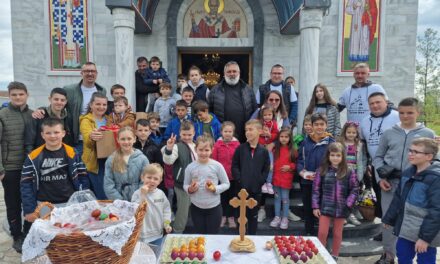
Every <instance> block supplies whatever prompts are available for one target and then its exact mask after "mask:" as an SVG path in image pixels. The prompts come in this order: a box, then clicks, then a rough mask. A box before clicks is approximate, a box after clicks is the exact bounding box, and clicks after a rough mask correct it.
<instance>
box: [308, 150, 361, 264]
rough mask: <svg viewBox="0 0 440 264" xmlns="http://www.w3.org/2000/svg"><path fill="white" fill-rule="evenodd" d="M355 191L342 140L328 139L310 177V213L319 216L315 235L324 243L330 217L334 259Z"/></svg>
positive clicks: (354, 179)
mask: <svg viewBox="0 0 440 264" xmlns="http://www.w3.org/2000/svg"><path fill="white" fill-rule="evenodd" d="M358 191H359V185H358V181H357V178H356V173H355V172H354V171H353V170H351V169H349V168H348V166H347V163H346V155H345V147H344V145H343V144H342V143H339V142H335V143H331V144H330V145H329V146H328V148H327V151H326V153H325V157H324V159H323V161H322V165H321V167H320V168H319V169H318V170H317V171H316V174H315V179H314V180H313V193H312V208H313V215H315V217H317V218H319V231H318V239H319V241H321V243H322V244H323V245H324V246H326V244H327V235H328V229H329V227H330V222H331V221H332V220H333V247H332V248H333V249H332V256H333V258H334V259H335V260H336V259H337V258H338V256H339V249H340V247H341V242H342V229H343V227H344V222H345V218H347V216H348V214H349V213H350V209H351V208H352V207H353V206H354V204H355V202H356V199H357V196H358Z"/></svg>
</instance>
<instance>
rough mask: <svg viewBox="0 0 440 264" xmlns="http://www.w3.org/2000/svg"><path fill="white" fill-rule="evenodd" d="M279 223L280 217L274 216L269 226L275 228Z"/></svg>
mask: <svg viewBox="0 0 440 264" xmlns="http://www.w3.org/2000/svg"><path fill="white" fill-rule="evenodd" d="M280 223H281V218H280V217H279V216H275V217H274V218H273V220H272V221H270V224H269V225H270V226H271V227H274V228H277V227H278V226H279V225H280Z"/></svg>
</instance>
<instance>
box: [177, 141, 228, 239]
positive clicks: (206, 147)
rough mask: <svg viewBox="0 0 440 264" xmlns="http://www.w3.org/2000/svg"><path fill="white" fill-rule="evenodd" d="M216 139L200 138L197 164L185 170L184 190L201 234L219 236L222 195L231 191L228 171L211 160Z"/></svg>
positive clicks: (192, 216) (197, 231)
mask: <svg viewBox="0 0 440 264" xmlns="http://www.w3.org/2000/svg"><path fill="white" fill-rule="evenodd" d="M212 145H213V141H212V138H211V137H209V136H206V135H202V136H200V137H198V138H197V141H196V152H197V160H196V161H193V162H192V163H191V164H189V165H188V167H186V169H185V180H184V183H183V189H184V190H185V191H186V192H188V194H189V196H190V200H191V208H190V211H191V218H192V220H193V222H194V227H195V233H197V234H218V231H219V229H220V222H221V219H222V206H221V204H220V194H221V193H222V192H224V191H226V190H227V189H229V180H228V176H227V174H226V171H225V169H224V168H223V166H222V164H221V163H220V162H218V161H215V160H213V159H210V158H209V157H210V156H211V154H212Z"/></svg>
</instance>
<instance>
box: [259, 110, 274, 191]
mask: <svg viewBox="0 0 440 264" xmlns="http://www.w3.org/2000/svg"><path fill="white" fill-rule="evenodd" d="M259 119H260V121H261V124H262V125H263V133H262V134H261V135H260V139H259V140H258V143H259V144H261V145H263V146H265V147H266V149H267V150H268V151H269V157H270V163H271V164H272V165H271V167H273V154H272V149H273V146H274V144H273V142H274V141H275V140H276V138H277V136H278V131H279V130H278V124H277V121H276V117H275V108H274V107H273V106H271V105H270V104H265V105H263V107H261V110H260V116H259ZM272 176H273V169H272V170H271V171H270V172H269V175H268V176H267V179H266V183H265V184H263V186H261V192H263V193H268V194H274V191H273V186H272Z"/></svg>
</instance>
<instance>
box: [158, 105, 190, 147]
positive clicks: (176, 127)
mask: <svg viewBox="0 0 440 264" xmlns="http://www.w3.org/2000/svg"><path fill="white" fill-rule="evenodd" d="M186 105H187V104H186V102H185V101H184V100H179V101H177V102H176V107H175V112H176V117H174V118H173V119H171V121H170V122H169V123H168V126H167V129H166V130H165V134H164V136H163V139H164V140H168V139H169V138H170V137H171V135H172V134H174V135H176V139H177V140H179V137H180V135H179V131H180V124H181V123H182V122H183V120H186V118H187V111H188V110H187V108H186Z"/></svg>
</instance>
